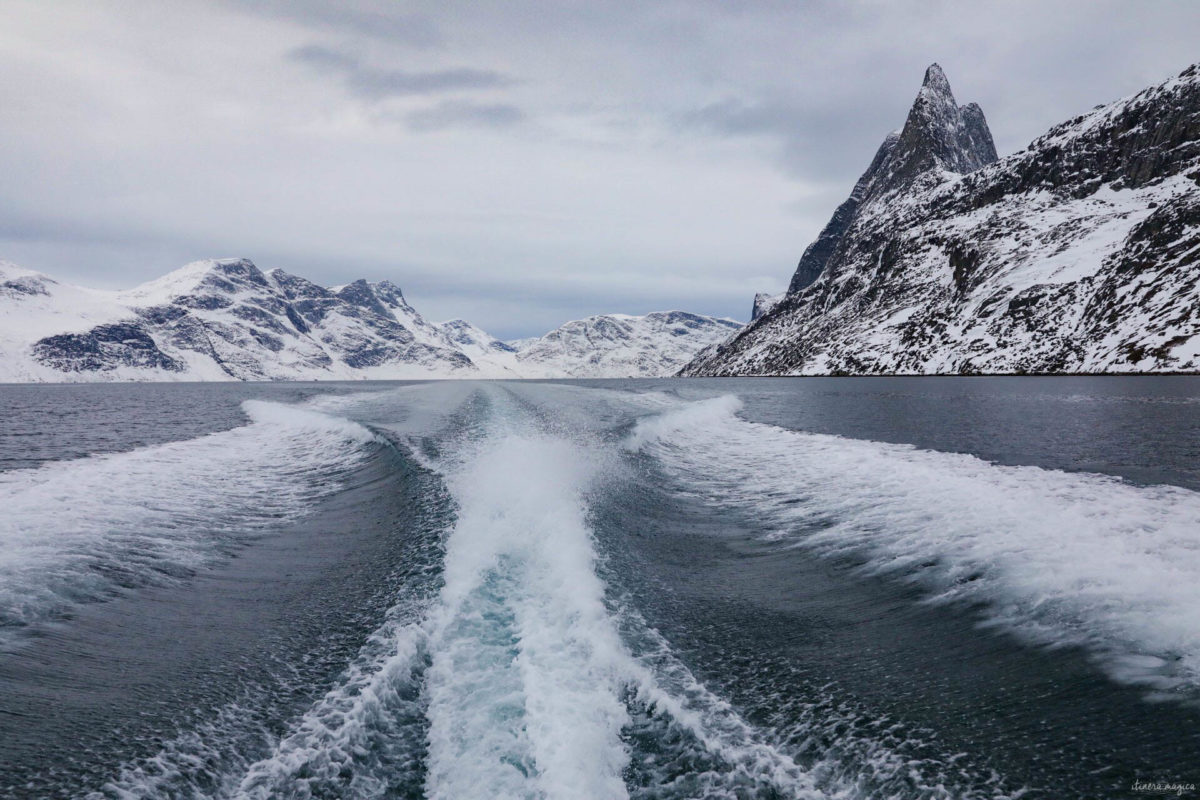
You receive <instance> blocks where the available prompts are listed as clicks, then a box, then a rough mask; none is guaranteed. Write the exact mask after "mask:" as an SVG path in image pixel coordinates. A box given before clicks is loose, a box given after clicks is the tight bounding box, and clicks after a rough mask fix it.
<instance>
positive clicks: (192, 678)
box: [0, 377, 1200, 800]
mask: <svg viewBox="0 0 1200 800" xmlns="http://www.w3.org/2000/svg"><path fill="white" fill-rule="evenodd" d="M0 420H2V422H0V797H14V798H26V797H28V798H42V797H88V798H93V797H94V798H140V797H164V798H168V797H169V798H176V797H183V798H200V797H214V798H217V797H220V798H225V797H250V798H276V797H281V798H310V797H321V798H340V797H390V798H424V797H428V798H454V799H455V800H461V799H464V798H465V799H467V800H471V799H473V798H479V799H480V800H491V799H492V798H570V799H571V800H575V799H576V798H605V799H607V798H624V797H632V798H647V799H648V798H882V797H888V798H960V797H962V798H976V797H978V798H1003V797H1026V798H1056V799H1057V798H1107V797H1113V798H1123V797H1133V796H1136V794H1135V792H1134V787H1135V783H1138V782H1142V783H1147V782H1148V783H1154V782H1163V783H1182V784H1185V785H1186V784H1200V379H1196V378H1186V377H1181V378H1158V377H1155V378H947V379H932V378H925V379H909V378H879V379H849V378H842V379H755V380H735V379H729V380H664V381H581V382H512V383H499V382H495V383H494V382H483V383H471V382H435V383H412V384H400V383H368V384H364V383H355V384H206V385H112V384H109V385H71V386H68V385H55V386H0ZM1189 792H1190V793H1191V794H1193V795H1194V794H1197V792H1196V791H1195V790H1186V789H1185V790H1184V791H1183V795H1184V796H1187V794H1189Z"/></svg>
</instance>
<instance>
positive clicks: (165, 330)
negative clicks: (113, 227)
mask: <svg viewBox="0 0 1200 800" xmlns="http://www.w3.org/2000/svg"><path fill="white" fill-rule="evenodd" d="M181 274H183V273H181ZM181 280H183V281H184V282H185V283H184V284H181V285H189V286H190V288H188V289H187V290H186V291H183V292H181V293H179V294H175V295H173V296H171V297H170V298H169V299H167V300H166V301H165V302H158V304H155V305H147V306H144V307H139V308H136V309H131V312H130V316H131V318H130V319H129V320H127V321H121V322H119V323H114V324H106V325H99V326H96V327H94V328H92V329H91V330H90V331H87V332H86V333H71V334H62V335H58V336H50V337H47V338H45V339H42V340H41V341H39V342H37V343H36V344H35V345H34V347H33V358H34V359H35V361H37V362H38V363H40V364H42V365H43V366H49V367H52V368H53V369H56V370H60V371H62V372H67V373H70V372H111V371H113V370H115V369H117V368H119V367H131V368H137V369H145V370H166V371H170V372H180V371H183V370H185V369H187V360H186V356H185V354H187V353H195V354H199V355H200V356H202V357H204V359H206V360H211V362H212V364H213V365H215V367H216V368H217V369H218V370H219V371H220V372H221V373H224V374H225V375H227V376H229V377H232V378H238V379H242V380H266V379H272V378H280V377H285V378H289V377H325V376H328V377H337V376H338V375H343V376H346V377H350V376H352V373H346V372H339V370H340V369H341V368H349V369H351V370H356V369H363V368H366V367H388V366H392V365H413V366H416V367H418V368H420V369H428V370H430V371H431V372H446V373H449V372H452V371H454V370H463V369H465V370H471V369H474V364H473V363H472V362H471V360H470V359H469V358H468V357H466V356H465V355H463V354H462V353H460V352H458V351H457V350H456V349H454V348H453V346H452V345H451V344H450V343H449V342H446V343H445V346H439V344H438V343H437V331H436V329H435V328H434V327H433V326H430V325H429V324H428V323H426V322H425V321H424V320H422V319H421V318H420V315H418V314H416V312H414V311H413V310H412V309H411V308H410V307H409V306H408V305H407V304H406V303H404V299H403V295H402V294H401V293H400V289H399V288H398V287H396V286H395V285H394V284H390V283H389V284H383V285H382V288H381V289H380V291H379V293H378V294H377V293H376V287H377V286H379V285H372V284H369V283H367V282H366V281H362V280H360V281H355V282H354V283H352V284H350V285H348V286H345V287H343V288H342V289H341V290H340V291H338V292H336V293H335V292H332V291H330V290H328V289H326V288H324V287H321V286H318V285H316V284H314V283H312V282H311V281H307V280H305V279H304V278H299V277H296V276H292V275H288V274H287V273H284V272H282V271H274V272H272V273H271V274H269V275H268V274H265V273H263V272H262V271H261V270H259V268H258V267H257V266H255V265H254V264H253V262H251V261H249V260H247V259H234V260H224V261H212V262H208V264H207V266H206V268H205V270H204V271H203V273H201V274H200V275H199V276H197V277H194V278H191V279H190V280H189V279H188V278H187V277H186V275H185V277H184V278H182V279H181ZM397 312H403V313H402V314H401V316H397ZM401 318H403V319H404V320H405V322H401ZM406 323H407V325H411V326H425V328H428V329H429V330H425V331H423V333H425V334H426V338H427V339H429V340H430V341H426V342H418V341H417V336H416V335H415V334H414V332H413V330H410V328H409V327H408V326H406ZM431 331H432V332H431ZM204 359H202V360H204ZM193 360H194V359H193Z"/></svg>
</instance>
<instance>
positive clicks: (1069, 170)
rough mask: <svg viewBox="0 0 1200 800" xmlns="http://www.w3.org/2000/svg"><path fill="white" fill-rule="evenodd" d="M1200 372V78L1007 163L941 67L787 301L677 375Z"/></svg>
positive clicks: (1086, 119)
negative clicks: (957, 99) (957, 96)
mask: <svg viewBox="0 0 1200 800" xmlns="http://www.w3.org/2000/svg"><path fill="white" fill-rule="evenodd" d="M756 306H757V303H756ZM1194 370H1200V65H1198V66H1193V67H1190V68H1189V69H1187V70H1185V71H1184V72H1183V73H1182V74H1180V75H1179V76H1178V77H1176V78H1172V79H1171V80H1168V81H1166V82H1165V83H1162V84H1160V85H1158V86H1154V87H1151V88H1149V89H1146V90H1144V91H1142V92H1139V93H1138V94H1136V95H1133V96H1131V97H1128V98H1125V99H1123V100H1119V101H1116V102H1114V103H1110V104H1108V105H1105V106H1099V107H1097V108H1096V109H1095V110H1093V111H1092V112H1090V113H1088V114H1084V115H1081V116H1078V117H1075V118H1074V119H1071V120H1069V121H1067V122H1065V123H1062V124H1060V125H1058V126H1056V127H1055V128H1053V129H1051V130H1050V131H1049V132H1048V133H1046V134H1045V135H1043V136H1041V137H1039V138H1038V139H1036V140H1035V141H1034V142H1032V143H1031V144H1030V145H1029V146H1028V147H1027V148H1026V149H1024V150H1022V151H1021V152H1018V153H1015V154H1014V155H1011V156H1009V157H1007V158H1004V159H1000V160H996V157H995V149H994V147H993V146H992V139H991V135H990V133H989V132H988V129H987V123H986V121H985V120H984V117H983V112H982V111H981V110H980V109H979V107H978V106H975V105H968V106H965V107H959V106H958V105H957V103H956V102H955V100H954V96H953V94H952V93H951V91H950V85H949V83H948V82H947V81H946V77H945V75H944V74H943V73H942V70H941V69H940V68H939V67H938V66H937V65H936V64H935V65H933V66H931V67H930V68H929V70H928V71H927V72H926V75H925V81H924V85H923V86H922V87H921V90H920V93H919V94H918V96H917V99H916V102H915V103H914V104H913V107H912V110H911V111H910V112H909V115H908V119H907V120H906V122H905V125H904V128H903V129H902V131H900V132H899V133H893V134H891V135H889V136H888V137H887V138H886V139H885V140H884V142H883V144H882V146H881V147H880V148H879V151H878V153H877V154H876V156H875V158H874V160H873V161H872V162H871V165H870V166H869V168H868V169H867V171H866V172H865V173H864V174H863V176H862V178H861V179H859V181H858V183H857V184H856V185H855V187H854V189H853V191H852V193H851V195H850V197H849V198H848V199H847V200H846V201H845V202H844V203H843V204H842V205H841V206H839V207H838V209H837V211H836V212H835V213H834V215H833V217H832V219H831V220H830V221H829V223H828V225H827V226H826V227H825V229H824V230H823V231H822V232H821V234H820V235H819V236H818V238H817V240H816V241H815V242H813V244H812V245H810V246H809V248H808V249H807V250H806V251H805V252H804V255H803V257H802V258H801V261H800V263H799V265H798V267H797V269H796V273H795V275H794V277H793V279H792V283H791V285H790V287H789V289H788V293H787V295H786V296H785V297H784V298H783V299H782V300H781V301H780V302H779V303H778V304H776V305H775V306H773V307H772V308H770V309H769V310H764V312H763V313H762V315H761V316H760V317H759V318H758V319H756V320H755V321H753V322H752V324H751V325H749V326H748V327H747V328H746V329H745V330H743V331H742V332H741V333H740V334H738V335H737V336H736V337H733V338H731V339H730V340H729V341H728V342H725V343H722V344H721V345H718V346H716V347H713V348H710V349H708V350H706V351H703V352H702V353H700V354H699V355H698V356H697V358H696V359H695V360H693V361H692V363H690V364H689V365H688V366H687V367H685V368H684V370H683V371H682V374H687V375H740V374H846V373H849V374H870V373H921V374H931V373H959V374H970V373H978V372H996V373H1024V372H1068V373H1069V372H1145V371H1194Z"/></svg>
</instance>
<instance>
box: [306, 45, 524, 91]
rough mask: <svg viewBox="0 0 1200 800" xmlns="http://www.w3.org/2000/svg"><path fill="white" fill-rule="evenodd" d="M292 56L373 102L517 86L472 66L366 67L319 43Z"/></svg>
mask: <svg viewBox="0 0 1200 800" xmlns="http://www.w3.org/2000/svg"><path fill="white" fill-rule="evenodd" d="M289 56H290V57H291V58H292V59H293V60H295V61H299V62H301V63H304V64H307V65H308V66H310V67H313V68H316V69H319V70H327V71H330V72H334V73H337V74H339V75H340V76H341V77H342V79H343V80H344V81H345V83H346V87H347V88H348V89H349V90H350V91H351V92H352V93H354V94H355V95H358V96H360V97H365V98H367V99H370V100H381V99H383V98H385V97H402V96H407V95H425V94H440V93H443V92H454V91H467V90H479V89H495V88H499V87H503V86H509V85H511V84H512V83H514V81H513V79H512V78H509V77H508V76H506V75H502V74H501V73H499V72H495V71H493V70H484V69H472V68H469V67H457V68H454V69H442V70H433V71H428V72H408V71H405V70H392V69H377V68H375V67H371V66H368V65H366V64H363V63H362V61H361V60H360V59H359V58H358V57H357V56H354V55H351V54H349V53H346V52H344V51H341V50H334V49H332V48H329V47H323V46H321V45H317V44H310V45H305V46H303V47H299V48H296V49H295V50H293V51H291V53H290V54H289Z"/></svg>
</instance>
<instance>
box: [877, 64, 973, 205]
mask: <svg viewBox="0 0 1200 800" xmlns="http://www.w3.org/2000/svg"><path fill="white" fill-rule="evenodd" d="M995 160H996V145H995V143H994V142H993V141H992V133H991V131H990V130H989V129H988V126H987V120H986V119H985V118H984V116H983V110H982V109H981V108H980V107H979V106H978V105H977V104H975V103H970V104H968V105H966V106H962V107H960V106H959V105H958V103H957V101H956V100H955V99H954V92H953V91H952V90H951V88H950V81H949V80H948V79H947V78H946V73H945V72H943V71H942V68H941V67H940V66H938V65H937V64H931V65H930V66H929V68H928V69H926V70H925V79H924V81H923V82H922V84H921V89H920V91H919V92H917V97H916V99H915V100H913V104H912V108H911V109H909V112H908V118H907V119H906V120H905V122H904V128H903V129H901V131H900V137H899V141H898V142H897V145H896V147H895V149H894V151H893V154H892V157H891V159H890V164H889V165H888V166H889V170H888V180H887V181H886V182H885V185H884V186H881V187H880V188H884V189H886V190H889V191H890V190H893V189H897V188H901V187H903V186H906V185H908V184H910V183H912V182H913V181H914V180H916V179H917V178H919V177H920V176H921V175H922V174H924V173H927V172H929V171H931V170H933V169H938V168H940V169H943V170H946V171H947V172H956V173H959V174H966V173H968V172H973V171H974V170H977V169H979V168H980V167H983V166H986V165H988V164H991V163H992V162H993V161H995Z"/></svg>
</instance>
